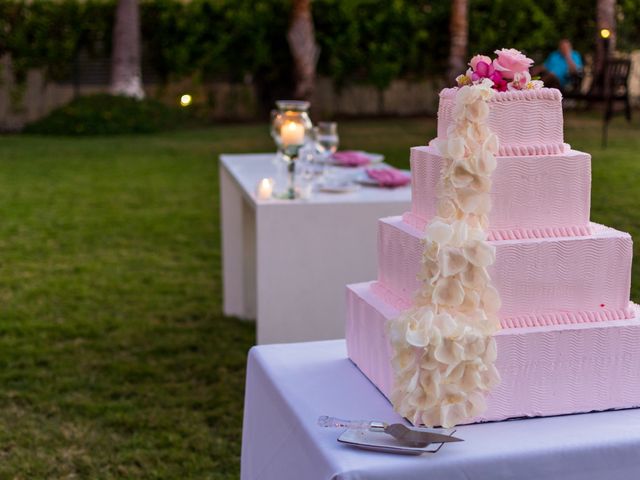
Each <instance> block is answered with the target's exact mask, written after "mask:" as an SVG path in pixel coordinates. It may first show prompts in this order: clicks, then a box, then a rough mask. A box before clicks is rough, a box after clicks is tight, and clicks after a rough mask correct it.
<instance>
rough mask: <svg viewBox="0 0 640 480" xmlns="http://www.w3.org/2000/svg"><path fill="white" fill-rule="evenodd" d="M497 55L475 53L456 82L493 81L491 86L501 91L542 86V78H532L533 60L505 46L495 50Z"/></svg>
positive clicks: (459, 83) (462, 85) (461, 83)
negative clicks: (530, 70) (530, 71)
mask: <svg viewBox="0 0 640 480" xmlns="http://www.w3.org/2000/svg"><path fill="white" fill-rule="evenodd" d="M494 53H495V54H496V55H497V57H496V58H495V59H491V58H490V57H488V56H486V55H475V56H474V57H473V58H471V60H470V61H469V67H470V68H469V69H468V70H467V72H466V73H465V74H464V75H459V76H458V78H456V82H457V84H458V86H459V87H464V86H465V85H477V84H479V83H482V82H485V81H491V84H492V85H491V87H492V88H493V89H494V90H498V91H499V92H505V91H507V90H533V89H537V88H542V87H543V86H544V84H543V83H542V82H541V81H540V80H532V79H531V74H530V73H529V68H531V66H532V65H533V60H531V59H530V58H528V57H527V56H526V55H525V54H523V53H522V52H521V51H519V50H516V49H515V48H503V49H502V50H496V51H495V52H494Z"/></svg>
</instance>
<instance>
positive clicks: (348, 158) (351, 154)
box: [333, 150, 371, 167]
mask: <svg viewBox="0 0 640 480" xmlns="http://www.w3.org/2000/svg"><path fill="white" fill-rule="evenodd" d="M333 159H334V160H335V161H336V163H337V164H339V165H342V166H343V167H362V166H363V165H369V164H370V163H371V159H370V158H369V157H368V156H367V155H365V154H363V153H362V152H356V151H354V150H343V151H342V152H336V153H334V154H333Z"/></svg>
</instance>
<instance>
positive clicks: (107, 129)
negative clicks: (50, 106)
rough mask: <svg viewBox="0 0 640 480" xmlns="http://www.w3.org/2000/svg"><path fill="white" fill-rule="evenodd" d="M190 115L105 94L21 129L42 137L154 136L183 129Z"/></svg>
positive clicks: (150, 102)
mask: <svg viewBox="0 0 640 480" xmlns="http://www.w3.org/2000/svg"><path fill="white" fill-rule="evenodd" d="M189 123H190V117H189V115H188V114H187V113H186V112H184V111H182V110H178V109H176V108H171V107H168V106H166V105H164V104H162V103H160V102H158V101H156V100H149V99H145V100H136V99H134V98H127V97H123V96H114V95H107V94H99V95H89V96H84V97H78V98H76V99H75V100H73V101H72V102H70V103H68V104H67V105H64V106H63V107H60V108H57V109H55V110H53V111H52V112H51V113H50V114H49V115H47V116H46V117H44V118H42V119H40V120H37V121H35V122H33V123H31V124H29V125H27V126H26V127H25V129H24V131H25V132H26V133H36V134H41V135H116V134H123V133H155V132H160V131H164V130H172V129H176V128H180V127H182V126H186V125H188V124H189Z"/></svg>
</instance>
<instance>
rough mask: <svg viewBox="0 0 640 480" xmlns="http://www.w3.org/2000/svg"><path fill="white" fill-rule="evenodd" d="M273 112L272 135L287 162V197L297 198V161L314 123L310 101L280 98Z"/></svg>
mask: <svg viewBox="0 0 640 480" xmlns="http://www.w3.org/2000/svg"><path fill="white" fill-rule="evenodd" d="M276 107H277V109H276V110H273V111H272V112H271V136H272V137H273V139H274V141H275V142H276V146H277V147H278V151H279V152H280V153H281V154H282V156H283V159H284V161H285V162H287V165H288V172H289V188H288V191H287V197H288V198H290V199H293V198H295V196H296V192H295V172H296V166H295V162H296V160H297V159H298V156H299V154H300V149H301V148H302V146H303V145H304V144H305V143H307V142H308V141H309V140H310V136H311V130H312V128H313V124H312V123H311V118H309V113H308V110H309V102H302V101H297V100H279V101H277V102H276Z"/></svg>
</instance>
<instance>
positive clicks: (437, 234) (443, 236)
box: [426, 220, 453, 245]
mask: <svg viewBox="0 0 640 480" xmlns="http://www.w3.org/2000/svg"><path fill="white" fill-rule="evenodd" d="M426 233H427V239H429V240H431V241H433V242H436V243H438V244H439V245H445V244H446V243H447V242H448V241H449V240H450V239H451V237H452V236H453V228H451V225H449V224H448V223H444V222H441V221H438V220H436V221H435V222H432V223H430V224H429V225H428V226H427V230H426Z"/></svg>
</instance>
